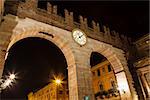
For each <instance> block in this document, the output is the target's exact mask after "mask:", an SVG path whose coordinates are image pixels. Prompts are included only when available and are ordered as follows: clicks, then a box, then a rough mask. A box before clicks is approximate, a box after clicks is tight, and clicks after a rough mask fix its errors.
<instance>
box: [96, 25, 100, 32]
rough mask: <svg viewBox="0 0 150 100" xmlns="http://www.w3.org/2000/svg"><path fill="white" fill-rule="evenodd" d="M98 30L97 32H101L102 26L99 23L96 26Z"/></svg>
mask: <svg viewBox="0 0 150 100" xmlns="http://www.w3.org/2000/svg"><path fill="white" fill-rule="evenodd" d="M96 30H97V32H100V26H99V23H97V24H96Z"/></svg>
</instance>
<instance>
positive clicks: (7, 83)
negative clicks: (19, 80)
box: [4, 79, 12, 86]
mask: <svg viewBox="0 0 150 100" xmlns="http://www.w3.org/2000/svg"><path fill="white" fill-rule="evenodd" d="M11 82H12V80H10V79H7V80H6V81H5V83H4V84H5V86H9V85H10V83H11Z"/></svg>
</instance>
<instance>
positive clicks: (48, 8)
mask: <svg viewBox="0 0 150 100" xmlns="http://www.w3.org/2000/svg"><path fill="white" fill-rule="evenodd" d="M47 13H48V14H52V5H51V4H50V3H49V2H48V3H47Z"/></svg>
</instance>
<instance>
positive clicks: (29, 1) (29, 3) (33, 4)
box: [25, 0, 38, 10]
mask: <svg viewBox="0 0 150 100" xmlns="http://www.w3.org/2000/svg"><path fill="white" fill-rule="evenodd" d="M25 5H26V7H27V8H28V9H30V10H31V9H32V10H36V9H37V8H38V7H37V6H38V0H26V1H25Z"/></svg>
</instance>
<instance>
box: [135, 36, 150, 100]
mask: <svg viewBox="0 0 150 100" xmlns="http://www.w3.org/2000/svg"><path fill="white" fill-rule="evenodd" d="M134 44H135V46H136V49H137V55H138V58H137V59H136V61H135V63H134V67H135V69H136V72H137V75H138V79H139V82H140V85H141V88H142V93H143V95H144V98H145V99H150V57H149V55H150V53H149V49H150V34H147V35H145V36H143V37H141V38H140V39H138V40H137V41H135V42H134Z"/></svg>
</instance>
